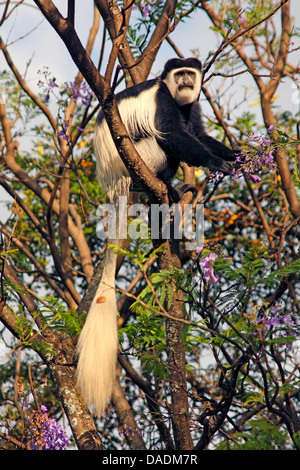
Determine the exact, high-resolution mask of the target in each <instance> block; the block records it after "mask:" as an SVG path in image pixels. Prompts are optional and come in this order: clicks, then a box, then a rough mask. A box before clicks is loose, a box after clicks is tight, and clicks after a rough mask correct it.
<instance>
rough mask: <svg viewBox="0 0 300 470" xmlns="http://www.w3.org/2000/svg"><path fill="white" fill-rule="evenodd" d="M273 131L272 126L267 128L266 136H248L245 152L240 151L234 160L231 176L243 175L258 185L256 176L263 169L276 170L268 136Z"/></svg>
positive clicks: (258, 179)
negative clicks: (246, 175)
mask: <svg viewBox="0 0 300 470" xmlns="http://www.w3.org/2000/svg"><path fill="white" fill-rule="evenodd" d="M273 131H274V126H270V127H269V128H268V134H259V135H254V134H253V135H249V136H248V144H249V145H248V149H247V151H245V150H241V152H240V154H239V155H238V156H237V158H236V160H235V165H234V168H233V170H232V176H233V177H235V178H240V177H241V176H242V174H243V172H244V173H246V174H248V175H249V178H250V179H251V181H252V182H253V183H259V182H260V181H261V178H260V177H259V176H258V174H257V173H259V172H260V171H261V170H262V169H263V168H266V169H268V170H273V169H276V168H277V164H276V162H275V159H274V151H275V149H274V144H273V142H272V141H271V139H270V134H271V133H272V132H273Z"/></svg>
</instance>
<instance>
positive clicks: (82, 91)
mask: <svg viewBox="0 0 300 470" xmlns="http://www.w3.org/2000/svg"><path fill="white" fill-rule="evenodd" d="M65 93H66V94H67V95H68V96H69V97H70V98H72V100H73V101H74V103H77V102H78V100H79V99H81V102H82V104H83V105H84V106H86V107H88V106H89V105H90V104H91V101H92V99H93V96H94V94H93V92H92V91H91V90H90V88H89V87H88V85H87V83H86V82H83V83H81V84H80V86H78V85H77V84H76V83H73V82H70V83H67V82H66V83H65V87H64V88H63V89H62V90H61V95H63V94H65Z"/></svg>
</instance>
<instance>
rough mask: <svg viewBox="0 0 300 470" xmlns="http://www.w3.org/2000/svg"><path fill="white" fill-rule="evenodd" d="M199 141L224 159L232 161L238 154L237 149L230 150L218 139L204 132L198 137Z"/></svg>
mask: <svg viewBox="0 0 300 470" xmlns="http://www.w3.org/2000/svg"><path fill="white" fill-rule="evenodd" d="M200 140H201V143H203V145H204V146H205V147H206V149H207V150H208V151H210V152H211V153H212V154H214V155H218V156H219V157H221V158H223V159H224V160H226V161H229V162H233V161H234V160H235V158H236V156H237V154H238V151H237V150H232V149H230V148H228V147H226V145H224V144H222V143H221V142H219V141H218V140H216V139H214V138H213V137H210V136H209V135H207V134H204V135H203V136H201V138H200Z"/></svg>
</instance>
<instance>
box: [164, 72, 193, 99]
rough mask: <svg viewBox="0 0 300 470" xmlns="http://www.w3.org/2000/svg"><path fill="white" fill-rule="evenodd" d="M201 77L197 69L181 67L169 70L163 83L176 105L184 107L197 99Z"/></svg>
mask: <svg viewBox="0 0 300 470" xmlns="http://www.w3.org/2000/svg"><path fill="white" fill-rule="evenodd" d="M201 76H202V75H201V72H200V70H198V69H194V68H191V67H182V68H179V69H175V70H171V71H170V72H169V73H168V74H167V76H166V78H164V80H163V81H164V83H165V84H166V85H167V87H168V89H169V92H170V93H171V95H172V97H173V99H174V100H175V101H176V103H177V104H178V105H179V106H184V105H186V104H191V103H193V102H194V101H196V100H197V99H198V97H199V93H200V88H201Z"/></svg>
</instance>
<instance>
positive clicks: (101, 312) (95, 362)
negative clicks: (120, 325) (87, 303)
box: [77, 250, 118, 416]
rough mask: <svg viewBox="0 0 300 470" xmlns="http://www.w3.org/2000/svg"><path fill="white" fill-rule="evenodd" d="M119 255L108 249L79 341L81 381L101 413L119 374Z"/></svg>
mask: <svg viewBox="0 0 300 470" xmlns="http://www.w3.org/2000/svg"><path fill="white" fill-rule="evenodd" d="M116 258H117V254H115V253H113V252H112V251H111V250H108V251H107V256H106V260H105V261H106V262H105V266H104V271H103V275H102V281H101V283H100V285H99V287H98V289H97V292H96V295H95V297H94V299H93V301H92V304H91V307H90V310H89V312H88V316H87V319H86V322H85V325H84V327H83V329H82V332H81V334H80V337H79V341H78V345H77V352H78V353H79V360H78V365H77V384H78V386H79V388H80V390H81V392H82V394H83V396H84V398H85V401H86V403H87V405H88V407H89V408H90V409H91V411H93V412H95V414H96V415H97V416H101V414H102V413H103V411H104V410H105V408H106V407H107V405H108V402H109V400H110V398H111V394H112V388H113V383H114V380H115V377H116V360H117V347H118V338H117V305H116V293H115V288H114V287H115V270H116Z"/></svg>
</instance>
